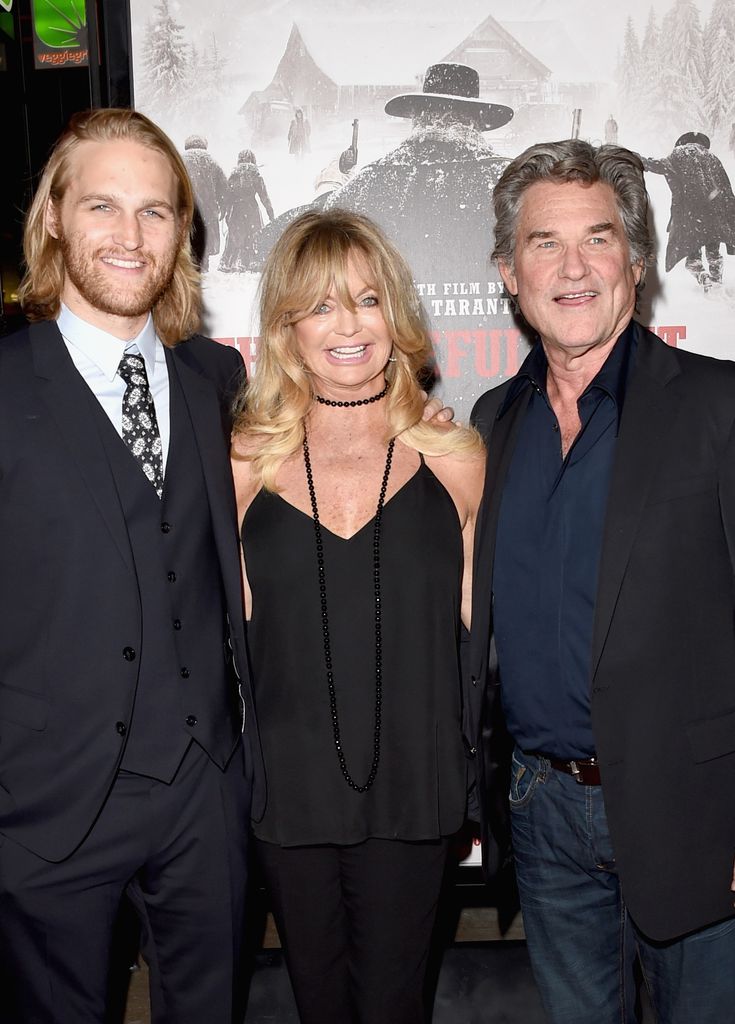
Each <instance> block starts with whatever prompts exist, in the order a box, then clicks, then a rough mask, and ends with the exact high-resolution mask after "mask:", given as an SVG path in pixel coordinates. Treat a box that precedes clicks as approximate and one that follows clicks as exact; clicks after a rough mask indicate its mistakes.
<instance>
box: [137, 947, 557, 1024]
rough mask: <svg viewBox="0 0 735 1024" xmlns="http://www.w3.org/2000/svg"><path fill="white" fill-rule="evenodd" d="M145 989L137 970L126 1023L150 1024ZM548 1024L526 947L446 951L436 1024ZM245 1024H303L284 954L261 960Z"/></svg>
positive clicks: (261, 956)
mask: <svg viewBox="0 0 735 1024" xmlns="http://www.w3.org/2000/svg"><path fill="white" fill-rule="evenodd" d="M146 984H147V974H146V971H145V969H142V970H139V971H136V972H135V973H134V975H133V980H132V985H131V989H130V996H129V999H128V1012H127V1015H126V1017H125V1024H148V1022H149V1015H148V1008H147V990H146ZM543 1021H544V1016H543V1013H542V1012H541V1004H540V1002H539V998H538V994H537V992H536V987H535V985H534V983H533V978H532V976H531V968H530V966H529V963H528V955H527V953H526V946H525V943H524V942H486V943H476V944H475V943H466V942H463V943H456V944H455V945H454V946H452V947H451V948H450V949H448V950H447V951H446V952H445V954H444V957H443V959H442V964H441V969H440V972H439V983H438V986H437V991H436V999H435V1002H434V1014H433V1017H432V1024H490V1022H492V1024H543ZM245 1024H298V1017H297V1015H296V1008H295V1006H294V1001H293V995H292V994H291V985H290V983H289V980H288V975H287V973H286V968H285V966H284V963H283V957H282V955H281V952H280V950H277V949H273V950H268V951H266V952H264V953H261V954H259V956H258V957H257V963H256V968H255V974H254V975H253V981H252V986H251V989H250V1000H249V1003H248V1012H247V1016H246V1018H245ZM324 1024H339V1022H337V1021H334V1022H330V1021H325V1022H324Z"/></svg>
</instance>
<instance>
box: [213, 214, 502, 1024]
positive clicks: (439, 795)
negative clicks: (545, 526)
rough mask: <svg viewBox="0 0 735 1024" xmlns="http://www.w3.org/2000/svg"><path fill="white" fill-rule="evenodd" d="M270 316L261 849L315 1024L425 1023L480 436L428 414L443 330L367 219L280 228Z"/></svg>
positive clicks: (262, 429) (264, 453)
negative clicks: (433, 336)
mask: <svg viewBox="0 0 735 1024" xmlns="http://www.w3.org/2000/svg"><path fill="white" fill-rule="evenodd" d="M261 334H262V341H261V347H260V350H259V355H258V371H257V374H256V376H255V378H254V380H253V382H252V384H250V385H249V386H248V389H247V392H246V393H245V394H244V395H242V396H241V408H240V415H239V419H238V421H237V424H236V430H235V435H234V443H233V467H234V475H235V484H236V490H237V498H238V504H239V515H240V520H241V523H242V541H243V555H244V573H245V590H246V611H247V616H248V619H249V623H248V636H249V643H250V650H251V659H252V668H253V673H254V680H255V689H256V694H255V699H256V705H257V709H258V720H259V724H260V729H261V734H262V742H263V749H264V754H265V763H266V775H267V780H268V802H267V807H266V811H265V814H264V815H263V817H262V818H261V819H260V820H259V821H256V822H254V831H255V835H256V837H257V846H258V850H259V854H260V857H261V862H262V864H263V868H264V871H265V876H266V880H267V884H268V887H269V891H270V897H271V903H272V906H273V910H274V914H275V918H276V922H277V925H278V929H279V933H280V936H281V939H282V942H283V946H284V950H285V955H286V960H287V963H288V967H289V972H290V975H291V980H292V983H293V988H294V992H295V996H296V1002H297V1005H298V1008H299V1013H300V1017H301V1021H302V1024H325V1022H331V1021H335V1022H336V1021H339V1022H340V1024H349V1022H359V1024H420V1022H422V1021H423V1020H424V1006H423V987H424V978H425V968H426V959H427V952H428V947H429V940H430V936H431V930H432V926H433V922H434V916H435V910H436V904H437V899H438V894H439V889H440V883H441V877H442V872H443V868H444V861H445V857H446V849H447V842H448V837H449V836H450V835H451V834H452V833H453V832H455V831H456V830H457V829H458V828H459V827H460V825H461V824H462V820H463V816H464V812H465V795H466V769H465V757H464V752H463V744H462V737H461V728H460V725H461V723H460V719H461V706H460V705H461V699H460V683H459V664H458V654H457V646H458V644H457V641H458V636H459V629H460V614H462V615H463V616H464V618H465V621H466V622H467V620H468V617H469V608H468V606H467V599H468V595H469V592H470V590H469V587H470V579H469V576H470V568H471V545H472V535H473V531H474V520H475V514H476V510H477V507H478V504H479V500H480V495H481V491H482V484H483V475H484V452H483V449H482V445H481V443H480V442H479V440H478V438H477V436H476V435H475V434H474V433H472V432H470V431H468V430H466V429H463V428H460V427H455V426H439V425H435V424H433V423H431V422H428V423H427V422H424V421H422V418H421V417H422V411H423V404H424V403H423V397H422V394H421V390H420V383H419V381H420V378H421V375H422V372H423V371H424V370H425V368H426V367H427V365H428V364H430V362H431V358H432V347H431V341H430V338H429V335H428V332H427V330H426V326H425V324H424V321H423V318H422V314H421V307H420V304H419V302H418V300H417V298H416V293H415V289H414V287H413V283H412V278H411V273H410V271H409V269H408V267H407V266H406V264H405V263H404V261H403V260H402V259H401V257H400V256H399V254H398V253H397V252H396V250H395V249H394V248H393V247H392V245H391V244H390V243H389V242H388V241H387V239H386V238H385V237H384V236H383V235H382V234H381V232H380V231H379V229H378V228H377V227H376V226H375V225H374V224H372V223H371V222H370V221H369V220H367V219H366V218H363V217H359V216H357V215H354V214H349V213H344V212H341V211H332V212H330V213H327V214H325V213H307V214H305V215H304V216H302V217H300V218H298V219H297V220H296V221H294V222H293V223H292V224H291V225H290V226H289V227H288V228H287V229H286V231H285V232H284V233H283V235H282V236H281V238H280V240H279V242H278V243H277V245H276V246H275V248H274V249H273V251H272V252H271V255H270V257H269V259H268V262H267V264H266V267H265V271H264V274H263V279H262V283H261Z"/></svg>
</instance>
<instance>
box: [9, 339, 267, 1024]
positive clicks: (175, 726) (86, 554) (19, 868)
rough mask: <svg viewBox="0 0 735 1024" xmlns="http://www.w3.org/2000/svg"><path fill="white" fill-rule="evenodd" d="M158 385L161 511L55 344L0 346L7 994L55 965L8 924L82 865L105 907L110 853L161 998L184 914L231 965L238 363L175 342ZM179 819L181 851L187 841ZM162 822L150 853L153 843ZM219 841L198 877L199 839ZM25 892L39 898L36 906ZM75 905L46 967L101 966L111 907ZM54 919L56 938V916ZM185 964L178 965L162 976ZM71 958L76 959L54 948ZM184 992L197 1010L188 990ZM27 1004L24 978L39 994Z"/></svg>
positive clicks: (240, 810)
mask: <svg viewBox="0 0 735 1024" xmlns="http://www.w3.org/2000/svg"><path fill="white" fill-rule="evenodd" d="M166 363H167V367H168V376H169V388H170V425H171V434H170V445H169V453H168V462H167V466H166V476H165V483H164V492H163V497H162V499H159V498H158V496H157V495H156V492H155V490H154V489H153V487H152V486H151V485H150V483H149V482H148V481H147V480H146V478H145V477H144V475H143V473H142V471H141V470H140V467H139V466H138V464H137V463H136V462H135V460H134V458H133V456H132V455H131V454H130V452H129V451H128V450H127V448H126V447H125V446H124V444H123V442H122V440H121V439H120V438H119V436H118V435H117V433H116V431H115V429H114V428H113V426H112V424H111V423H110V421H109V419H108V417H107V415H106V414H105V412H104V410H103V409H102V407H101V405H100V404H99V402H98V401H97V400H96V399H95V398H94V396H93V395H92V393H91V391H90V390H89V388H88V387H87V385H86V384H85V382H84V381H83V379H82V377H81V375H80V374H79V373H78V371H77V370H76V368H75V366H74V364H73V362H72V360H71V358H70V356H69V353H68V351H67V349H66V346H65V344H64V342H63V339H62V337H61V335H60V333H59V331H58V328H57V326H56V324H55V323H52V322H47V323H41V324H38V325H35V326H32V327H31V328H30V329H28V330H24V331H21V332H19V333H18V334H16V335H14V336H12V337H10V338H7V339H4V340H3V341H2V342H0V945H2V946H3V947H4V948H3V950H2V958H3V961H4V963H5V964H6V965H9V972H10V974H11V975H18V974H21V975H22V974H23V971H24V969H26V968H27V967H28V964H27V963H25V962H24V960H23V957H24V956H26V951H27V950H33V952H32V953H28V954H27V955H28V956H29V957H31V956H35V955H37V952H38V948H40V946H41V945H42V944H43V942H44V941H48V942H49V943H50V944H51V945H50V951H49V954H48V960H49V962H50V963H51V962H52V961H53V960H54V958H55V957H56V956H57V955H62V954H61V953H60V951H59V950H57V949H55V948H54V947H53V942H54V941H56V940H55V939H54V938H53V936H52V937H51V938H48V939H40V938H38V936H37V935H36V936H32V935H31V931H32V929H31V928H30V926H29V929H28V932H29V938H28V939H27V940H26V938H22V939H21V938H20V936H21V933H23V932H24V928H21V926H20V925H19V924H18V923H17V922H16V923H15V924H14V923H13V921H14V915H16V914H17V915H18V921H26V920H29V919H32V918H36V919H38V920H40V921H43V919H44V918H45V917H46V916H47V910H48V908H49V907H50V906H51V904H50V902H49V901H50V900H52V899H53V898H54V894H55V893H57V892H58V893H61V892H63V891H64V884H63V883H58V884H57V883H55V882H54V881H53V879H54V878H56V877H57V876H58V877H60V876H59V871H61V873H62V874H64V873H65V872H66V870H67V868H66V866H68V869H69V872H72V873H73V869H74V865H75V864H79V863H82V861H81V860H80V859H81V858H88V859H89V862H90V865H91V866H90V869H89V870H90V872H91V878H94V883H92V882H91V881H90V888H95V887H97V886H98V887H99V889H100V890H102V889H105V887H108V888H110V889H111V890H112V891H113V893H114V892H116V891H117V890H116V886H117V885H118V882H119V881H120V879H118V878H117V877H115V879H114V884H112V883H111V881H110V878H111V876H112V874H114V872H113V871H112V869H111V868H110V869H109V870H108V869H107V867H106V866H105V865H106V859H109V860H110V862H111V863H112V862H113V861H115V858H116V857H117V859H118V860H120V859H121V858H124V857H125V856H128V854H127V851H126V850H124V849H123V848H125V847H126V843H127V840H128V839H130V841H131V850H130V853H129V856H130V858H131V860H130V864H131V868H133V869H134V868H136V867H137V863H136V858H140V859H141V860H142V862H143V863H145V864H146V865H148V867H147V869H146V872H145V873H144V874H142V875H141V878H140V879H138V878H136V877H131V878H130V879H129V880H128V881H130V882H131V888H132V889H133V890H136V891H137V894H138V895H140V894H141V892H142V893H143V894H144V895H145V897H146V898H147V900H148V902H149V911H150V922H149V923H150V925H151V927H152V928H153V931H154V933H155V931H156V930H157V928H160V931H161V933H162V935H163V944H162V945H161V946H160V948H159V947H157V948H156V955H158V953H159V952H160V955H161V963H160V964H159V966H160V968H161V972H162V974H161V977H162V979H163V981H162V985H163V986H165V985H166V983H167V982H170V981H171V979H172V978H174V977H175V974H170V973H169V974H167V972H170V965H167V964H166V962H165V958H166V955H167V949H166V941H167V939H168V938H169V937H170V936H172V935H173V936H177V941H178V942H179V943H180V944H181V943H184V944H186V943H187V942H189V945H196V943H197V942H198V941H199V942H201V941H204V942H205V943H208V942H209V941H210V940H209V939H208V938H206V937H205V936H207V926H206V924H205V923H204V919H205V917H206V914H205V913H204V911H203V912H202V922H203V924H202V936H200V937H199V938H197V936H196V934H193V933H192V934H191V935H189V933H187V932H186V928H184V929H183V930H182V931H180V933H178V935H177V931H176V929H177V922H176V911H177V909H181V910H182V912H183V911H185V913H186V915H187V916H188V918H189V919H194V920H196V914H195V913H193V912H192V906H193V904H194V902H195V901H196V900H199V901H200V902H201V905H202V907H203V908H204V907H206V908H207V909H208V905H209V903H210V902H211V903H214V902H215V901H216V900H220V901H221V902H222V904H223V905H224V904H225V903H227V902H230V901H231V902H232V903H233V905H234V906H235V910H233V911H230V910H228V911H227V914H229V915H230V917H231V919H232V927H233V929H234V931H233V933H232V935H230V934H229V932H228V933H227V934H226V935H224V936H222V944H223V952H222V956H223V957H224V958H225V959H228V958H232V955H233V951H235V950H236V945H237V941H238V938H239V936H237V935H236V934H235V932H236V931H237V927H238V919H239V910H238V908H239V909H240V910H241V907H242V899H243V892H242V890H243V887H244V880H245V878H244V875H245V846H246V838H245V837H246V835H247V829H248V812H249V804H250V796H251V788H252V799H253V811H254V813H255V814H259V813H260V812H261V809H262V805H263V802H264V789H263V776H262V768H261V760H260V748H259V744H258V738H257V732H256V729H255V722H254V716H253V705H252V695H251V691H250V684H249V679H248V675H247V659H246V655H245V649H244V635H243V616H242V605H241V582H240V570H239V564H240V560H239V554H238V545H237V530H236V513H235V503H234V492H233V487H232V480H231V475H230V468H229V460H228V443H229V429H230V420H229V411H228V410H229V401H230V398H231V389H232V386H233V380H234V378H235V377H236V376H237V374H238V371H239V369H240V366H241V361H240V359H239V356H238V355H237V354H236V353H235V352H233V351H232V350H228V349H225V348H223V347H222V346H219V345H216V344H214V343H212V342H210V341H207V340H206V339H202V338H197V337H195V338H193V339H190V340H189V341H186V342H183V343H181V344H180V345H178V346H176V347H175V348H173V349H170V350H167V352H166ZM243 715H244V720H245V741H244V743H243V742H242V741H241V728H242V719H243ZM225 769H226V770H225ZM253 783H254V785H253ZM156 801H160V803H156ZM176 801H178V804H177V803H176ZM195 808H196V820H195V815H194V809H195ZM189 812H190V813H191V815H192V822H193V823H194V827H195V828H196V830H197V831H198V832H201V833H202V835H201V836H200V835H197V836H196V837H195V836H193V835H192V836H188V835H187V832H186V829H187V828H188V826H187V825H186V824H185V822H186V820H187V813H189ZM166 815H169V816H170V821H171V823H172V824H171V830H170V835H169V834H166V835H164V834H163V831H162V832H161V834H160V835H159V834H158V828H159V827H160V828H161V830H163V827H164V823H165V816H166ZM208 815H209V816H210V817H208ZM239 819H241V820H239ZM223 822H224V825H223ZM221 827H224V829H225V833H226V834H223V838H222V841H221V844H220V845H221V846H222V851H221V857H220V859H219V861H217V859H216V855H212V854H210V853H209V852H207V851H206V839H207V832H209V833H211V835H212V836H215V835H217V834H218V829H219V828H221ZM174 832H176V833H177V834H176V836H175V837H174ZM140 833H142V834H140ZM134 841H135V842H137V843H138V846H137V847H136V846H135V842H134ZM187 842H189V845H191V846H192V847H195V846H197V844H199V846H200V848H201V849H200V851H199V852H198V853H197V852H196V850H195V851H194V853H193V854H192V856H194V857H195V860H194V861H192V862H191V863H195V864H196V865H197V867H196V870H195V871H194V872H193V873H194V874H195V875H196V876H197V877H196V879H191V878H189V877H185V878H177V879H176V883H175V885H174V886H173V888H167V886H171V880H170V879H168V878H167V877H166V875H165V872H164V871H163V870H162V869H161V862H160V858H161V855H162V850H163V849H164V848H165V847H167V846H169V845H170V851H169V852H170V853H171V856H174V854H173V852H172V851H173V850H174V849H175V848H176V844H179V846H180V847H181V849H182V850H183V849H185V848H186V846H187ZM113 847H117V850H115V849H112V848H113ZM28 851H29V852H30V854H31V856H30V858H29V857H28V856H27V853H28ZM188 855H189V852H188V851H187V856H188ZM196 857H198V858H199V859H198V860H196ZM84 863H85V864H86V861H84ZM184 863H187V862H186V861H185V860H184ZM29 864H31V865H32V867H29V866H28V865H29ZM153 864H155V865H156V871H159V870H160V871H161V874H160V875H158V874H156V873H155V872H154V871H153V869H152V867H151V865H153ZM52 865H56V866H57V867H56V868H54V867H53V866H52ZM85 870H86V868H85ZM117 870H121V869H119V868H118V869H117ZM45 871H48V872H51V873H50V874H49V879H50V881H49V884H48V889H47V891H45V892H44V891H43V890H42V889H38V888H34V886H36V884H37V883H38V879H39V878H43V877H44V872H45ZM53 871H56V872H57V874H56V875H54V874H53ZM19 879H20V881H19ZM123 881H124V880H123ZM39 884H40V883H39ZM210 885H211V896H212V898H211V900H210V899H209V893H210ZM197 886H198V887H199V888H198V890H197V889H196V887H197ZM16 889H17V890H18V892H21V893H24V894H26V895H22V896H21V897H18V893H17V892H16V891H15V890H16ZM29 893H30V894H31V895H30V896H29V895H27V894H29ZM228 893H230V895H229V896H228ZM88 897H89V899H90V903H89V907H90V908H91V909H90V911H89V913H88V914H87V916H86V917H85V919H84V920H83V922H81V921H80V922H79V926H78V927H77V929H76V930H75V929H74V927H71V926H70V927H69V932H68V934H66V935H65V936H64V937H63V939H62V940H61V942H59V945H60V946H62V947H63V946H66V947H74V946H75V945H76V944H77V942H78V945H79V949H82V950H86V953H84V955H86V956H87V957H90V958H92V959H94V956H96V947H100V948H101V949H103V950H106V949H107V947H108V944H109V938H108V936H109V933H110V931H111V927H112V921H111V920H110V919H108V917H109V916H114V910H115V905H114V904H115V900H114V898H112V897H109V900H110V901H111V905H110V908H109V909H105V910H104V912H103V910H102V909H101V908H100V906H98V904H96V903H95V902H94V900H93V899H92V896H91V895H89V894H86V893H85V894H82V895H80V896H79V905H80V906H81V905H82V903H83V901H84V900H85V899H87V898H88ZM179 899H181V900H182V902H181V904H180V905H179V903H178V902H177V901H178V900H179ZM24 900H26V901H27V902H26V903H24V902H23V901H24ZM118 901H119V896H118ZM156 901H158V902H156ZM51 913H52V912H51V911H50V910H49V914H51ZM59 915H60V918H61V917H62V916H63V918H64V920H65V921H66V920H67V919H68V918H69V912H68V909H64V910H63V915H62V911H61V910H59ZM167 915H170V917H169V916H167ZM3 921H4V922H5V926H4V925H3V923H2V922H3ZM44 927H45V926H44ZM36 928H37V930H39V926H38V925H37V926H36ZM214 930H215V931H218V930H219V926H217V928H214ZM193 932H196V928H194V929H193ZM49 933H50V930H49ZM182 935H183V936H185V937H184V938H182V937H181V936H182ZM186 936H188V938H186ZM154 938H156V941H158V940H159V938H160V937H159V936H154ZM172 948H173V947H172ZM186 952H187V950H182V948H181V945H180V946H179V948H178V953H177V959H180V960H181V963H182V964H184V963H186V962H187V961H186V955H183V954H184V953H186ZM188 952H189V953H190V952H191V950H188ZM75 955H76V957H77V959H80V957H81V955H82V954H79V952H78V951H77V953H76V954H75V952H74V949H73V948H71V949H70V956H71V957H72V959H73V958H74V956H75ZM100 955H101V954H100ZM201 964H202V972H201V973H202V974H203V975H204V974H206V965H205V962H204V959H202V961H201ZM57 968H58V971H59V974H60V975H61V974H63V973H64V965H63V964H61V965H60V966H59V965H58V964H57V965H56V966H55V967H54V966H53V965H52V966H50V967H49V968H48V969H49V977H50V978H51V981H50V982H49V984H50V986H51V988H52V989H53V987H54V984H55V982H54V971H55V970H56V969H57ZM34 969H35V970H39V968H37V967H36V968H34ZM93 971H94V966H93V964H90V974H91V973H93ZM72 973H73V972H72ZM154 974H155V971H154ZM194 983H195V979H193V978H192V979H191V984H192V986H193V987H194ZM197 983H198V984H199V987H200V989H201V991H202V992H206V990H207V988H206V980H204V981H203V980H202V978H201V977H200V979H198V981H197ZM188 984H189V982H187V981H186V979H179V981H178V982H177V987H179V986H180V987H181V991H182V993H184V992H186V991H187V985H188ZM213 984H214V982H213ZM44 985H45V982H44V979H43V978H39V979H38V981H37V986H38V988H40V989H43V988H44ZM72 987H73V986H72V984H71V983H69V988H70V990H71V988H72ZM77 987H78V986H77ZM159 997H160V998H161V1000H162V1002H161V1003H160V1004H159V1005H160V1007H161V1010H160V1012H161V1014H162V1015H163V1014H165V1013H168V1012H170V1013H172V1014H173V1016H172V1017H171V1018H170V1019H176V1020H177V1021H178V1020H180V1019H182V1020H183V1019H185V1018H184V1017H183V1016H181V1015H179V1016H177V1015H176V1013H177V1012H178V1011H176V1012H174V1011H173V1010H171V1009H170V1007H171V1006H173V1005H174V1004H175V1002H176V999H177V998H179V997H178V996H177V997H175V999H174V1003H171V1004H167V1003H166V999H167V998H168V996H167V995H164V994H163V989H162V990H161V993H159ZM18 998H19V1003H18V1005H19V1007H20V1009H19V1010H18V1014H19V1015H18V1017H17V1019H18V1021H20V1020H36V1019H38V1020H44V1021H45V1020H47V1019H48V1020H50V1019H54V1020H55V1019H57V1018H56V1017H55V1016H49V1014H50V1013H51V1012H52V1011H51V1010H49V1008H48V1007H49V1006H52V1007H53V1006H55V1009H54V1010H53V1013H58V1014H59V1016H58V1019H59V1020H70V1019H72V1018H71V1016H69V1013H72V1012H73V1013H74V1014H75V1017H74V1019H75V1020H77V1019H78V1020H80V1021H81V1020H82V1019H84V1020H87V1019H90V1020H91V1019H94V1018H93V1017H92V1016H83V1014H84V1013H88V1012H89V1013H91V1011H89V1010H88V1008H87V1007H86V1006H84V1009H82V1008H81V1007H82V1006H83V1004H82V1003H80V1004H79V1008H77V1009H74V1010H67V1011H66V1013H67V1016H66V1017H64V1012H65V1011H64V1010H63V1008H62V1004H63V999H64V998H65V996H64V988H63V985H60V986H59V989H58V993H57V994H56V995H54V994H53V993H52V994H51V995H48V996H43V994H41V995H40V996H38V999H39V1003H38V1006H36V1004H35V1002H34V1003H26V1002H24V1000H25V999H26V996H25V995H20V996H19V997H18ZM33 998H34V999H36V995H35V994H34V996H33ZM69 998H73V996H70V997H69ZM156 998H157V997H156V995H155V993H154V1007H155V1000H156ZM181 998H183V995H182V996H181ZM196 998H197V997H196V995H191V1010H190V1011H189V1012H190V1014H191V1017H190V1018H189V1017H186V1019H191V1020H192V1021H194V1020H195V1019H197V1018H196V1014H197V1013H198V1014H199V1019H204V1017H203V1016H202V1013H204V1010H203V1009H202V1007H199V1009H197V1008H196ZM223 998H224V1002H225V1003H227V1002H228V1001H229V999H230V994H229V993H226V994H225V996H224V997H223ZM44 999H45V1000H46V1001H45V1002H44ZM41 1005H43V1007H44V1008H43V1010H42V1009H40V1008H39V1007H41ZM70 1005H72V1004H70ZM223 1005H224V1004H223ZM167 1007H168V1008H167ZM224 1012H225V1011H222V1014H220V1011H219V1010H218V1009H216V1008H214V1007H212V1009H211V1015H210V1016H208V1018H207V1019H211V1020H212V1021H215V1020H219V1019H222V1020H224ZM34 1014H35V1015H36V1016H34ZM44 1014H46V1016H44ZM161 1019H163V1017H162V1018H161ZM165 1019H169V1017H166V1018H165Z"/></svg>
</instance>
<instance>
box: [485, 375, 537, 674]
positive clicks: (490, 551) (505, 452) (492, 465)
mask: <svg viewBox="0 0 735 1024" xmlns="http://www.w3.org/2000/svg"><path fill="white" fill-rule="evenodd" d="M530 398H531V390H530V388H527V389H526V391H525V392H524V394H522V395H521V396H520V397H519V398H518V399H517V400H516V401H515V402H514V403H513V405H512V406H511V408H510V409H509V410H508V411H507V412H506V413H505V415H504V416H502V417H501V418H500V419H496V420H495V421H494V423H493V425H492V428H491V431H490V435H489V437H488V438H486V442H487V447H488V457H487V468H486V470H485V489H484V492H483V496H482V504H481V506H480V516H479V519H478V523H477V530H476V533H475V545H474V554H473V567H472V630H471V637H472V642H471V652H472V653H471V668H472V672H473V674H474V675H479V671H480V659H481V658H482V657H483V656H484V651H486V650H487V638H488V635H489V633H490V615H491V607H492V577H493V566H494V563H495V541H496V537H497V530H498V516H499V515H500V503H501V500H502V497H503V487H504V485H505V478H506V475H507V473H508V467H509V466H510V461H511V458H512V456H513V450H514V448H515V442H516V438H517V436H518V430H519V428H520V425H521V423H522V422H523V416H524V413H525V411H526V409H527V407H528V403H529V401H530Z"/></svg>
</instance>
